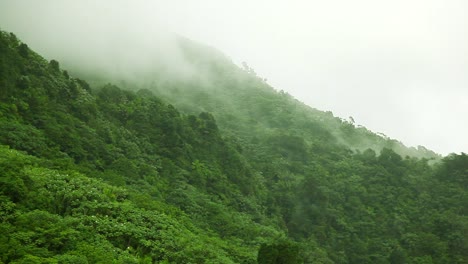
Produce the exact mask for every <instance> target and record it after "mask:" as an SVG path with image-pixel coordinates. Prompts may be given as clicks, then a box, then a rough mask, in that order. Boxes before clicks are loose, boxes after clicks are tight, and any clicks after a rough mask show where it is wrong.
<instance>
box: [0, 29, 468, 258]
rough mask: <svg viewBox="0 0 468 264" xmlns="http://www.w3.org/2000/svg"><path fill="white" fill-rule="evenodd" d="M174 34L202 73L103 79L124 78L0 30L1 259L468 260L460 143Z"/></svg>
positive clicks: (467, 160) (466, 169) (466, 174)
mask: <svg viewBox="0 0 468 264" xmlns="http://www.w3.org/2000/svg"><path fill="white" fill-rule="evenodd" d="M180 47H181V50H182V51H183V52H184V54H186V60H187V61H189V62H193V65H195V66H194V67H193V69H195V70H199V71H200V72H199V73H200V74H194V75H193V76H203V77H204V78H202V79H194V78H180V79H178V78H173V77H174V76H172V77H170V78H169V77H168V76H166V77H165V76H164V73H163V72H161V73H159V74H156V75H155V76H156V77H157V78H156V79H154V80H151V79H148V80H141V81H140V82H132V81H130V80H118V79H116V78H115V76H111V77H109V80H108V81H109V82H111V83H118V84H119V85H123V86H125V88H126V89H128V90H122V89H121V88H119V87H117V86H115V85H113V84H106V85H102V86H96V87H94V86H93V87H90V85H89V84H88V83H87V82H86V81H85V80H81V79H78V78H75V77H74V76H73V74H69V73H68V72H67V71H65V70H63V69H61V68H60V65H59V62H57V61H55V60H51V61H46V60H45V59H43V58H42V57H41V56H40V55H38V54H36V53H34V52H33V51H32V50H30V49H29V48H28V46H27V45H26V44H24V43H22V42H21V41H20V40H18V39H17V38H16V36H15V35H14V34H10V33H5V32H1V33H0V128H1V129H0V144H2V146H1V147H0V201H1V206H0V218H1V222H0V232H1V234H2V236H1V237H0V263H1V262H3V263H292V264H293V263H460V264H461V263H467V262H468V255H467V252H468V242H467V231H468V219H467V216H466V214H467V211H468V196H467V187H468V186H467V185H468V180H467V179H468V156H467V155H465V154H461V155H450V156H448V157H445V158H442V159H440V160H439V159H438V156H437V155H436V154H434V153H432V152H430V151H428V150H425V149H424V148H420V149H409V148H406V147H404V146H402V145H401V144H399V143H398V142H397V141H394V140H389V139H386V138H382V137H380V136H377V135H375V134H373V133H371V132H369V131H367V130H366V129H365V128H356V127H355V126H354V124H352V123H351V122H348V121H343V120H341V119H339V118H335V117H333V116H332V115H331V113H324V112H320V111H318V110H315V109H312V108H309V107H307V106H305V105H303V104H301V103H300V102H298V101H296V100H295V99H294V98H292V97H291V96H289V95H287V94H285V93H283V92H276V91H275V90H274V89H272V88H271V87H269V86H268V85H267V84H266V83H265V82H264V81H263V80H261V79H260V78H258V77H257V76H255V74H254V72H253V70H252V69H249V68H246V69H245V70H241V69H238V68H237V67H236V66H235V65H233V64H229V62H228V60H226V59H225V58H224V57H223V56H222V55H221V54H219V53H217V52H212V51H211V50H210V49H207V48H206V47H203V46H199V45H196V44H192V43H191V42H190V41H188V40H183V41H182V42H181V44H180ZM213 54H215V55H213ZM74 72H77V70H76V69H74ZM195 73H197V72H195ZM201 73H203V74H201ZM82 76H86V74H83V75H82ZM94 76H100V73H99V72H96V73H94ZM107 77H108V76H104V75H103V76H101V77H100V78H101V79H106V78H107ZM205 77H209V78H205ZM82 78H84V77H82ZM122 81H124V82H122ZM93 83H95V82H93ZM142 86H144V87H145V88H147V89H140V88H143V87H142ZM129 90H133V91H129ZM400 154H401V155H403V156H401V155H400ZM420 157H425V158H422V159H421V158H420ZM427 158H436V160H431V162H430V164H429V159H427Z"/></svg>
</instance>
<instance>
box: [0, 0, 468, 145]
mask: <svg viewBox="0 0 468 264" xmlns="http://www.w3.org/2000/svg"><path fill="white" fill-rule="evenodd" d="M467 18H468V2H467V1H465V0H392V1H379V0H354V1H349V0H329V1H294V0H289V1H274V0H269V1H261V0H249V1H248V0H236V1H227V0H225V1H224V0H197V1H192V0H185V1H181V0H167V1H156V0H153V1H149V0H148V1H143V0H139V1H130V0H128V1H123V0H106V1H104V0H102V1H98V0H96V1H83V0H80V1H78V0H75V1H67V0H61V1H60V0H45V1H34V0H30V1H26V0H0V28H2V29H3V30H7V31H14V32H15V33H16V34H17V35H18V36H19V37H20V38H21V39H23V40H24V41H25V42H27V43H28V44H29V45H30V46H31V47H32V48H34V49H36V50H37V51H39V52H41V53H44V54H45V55H46V56H51V57H54V58H58V59H64V56H63V52H73V49H74V48H76V49H78V48H79V47H81V48H82V49H83V47H84V48H86V47H87V46H89V47H91V46H93V45H98V44H97V43H101V45H106V43H107V42H105V41H100V40H99V39H96V37H98V36H99V38H101V37H105V36H106V34H103V32H114V33H119V32H126V34H130V35H132V36H133V38H132V39H133V40H137V39H138V38H139V36H141V38H148V36H152V35H151V34H148V32H158V31H161V30H162V29H164V30H167V31H172V32H176V33H178V34H181V35H184V36H187V37H188V38H191V39H194V40H197V41H200V42H203V43H206V44H208V45H210V46H214V47H216V48H218V49H219V50H221V51H223V52H224V53H225V54H226V55H228V56H229V57H231V58H232V60H233V61H234V62H236V63H238V64H240V62H242V61H246V62H247V63H248V64H249V65H250V66H251V67H252V68H254V69H255V71H256V72H257V73H258V75H260V76H262V77H264V78H267V79H268V83H270V84H271V85H272V86H273V87H275V88H276V89H278V90H285V91H287V92H289V93H290V94H292V95H293V96H295V97H296V98H298V99H299V100H301V101H303V102H304V103H306V104H308V105H310V106H312V107H315V108H318V109H320V110H327V111H328V110H330V111H332V112H333V113H334V114H335V115H337V116H340V117H344V118H347V117H349V116H352V117H353V118H354V119H355V121H356V123H357V124H360V125H363V126H366V127H367V128H369V129H371V130H372V131H375V132H382V133H384V134H386V135H388V136H389V137H391V138H395V139H398V140H400V141H402V142H403V143H405V144H407V145H409V146H417V145H423V146H426V147H428V148H430V149H432V150H434V151H436V152H439V153H441V154H448V153H450V152H457V153H458V152H468V121H467V120H468V33H467V32H468V20H467ZM129 32H131V33H129ZM59 45H60V46H64V45H66V46H69V47H70V50H64V49H63V48H60V47H59ZM54 52H55V53H54ZM61 52H62V54H60V53H61ZM75 54H76V55H77V56H78V55H80V54H77V53H76V51H75Z"/></svg>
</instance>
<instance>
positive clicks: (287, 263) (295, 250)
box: [257, 241, 302, 264]
mask: <svg viewBox="0 0 468 264" xmlns="http://www.w3.org/2000/svg"><path fill="white" fill-rule="evenodd" d="M257 261H258V264H296V263H302V258H301V256H300V249H299V246H298V245H297V244H296V243H294V242H291V241H279V242H276V243H273V244H263V245H261V246H260V249H259V250H258V257H257Z"/></svg>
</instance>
